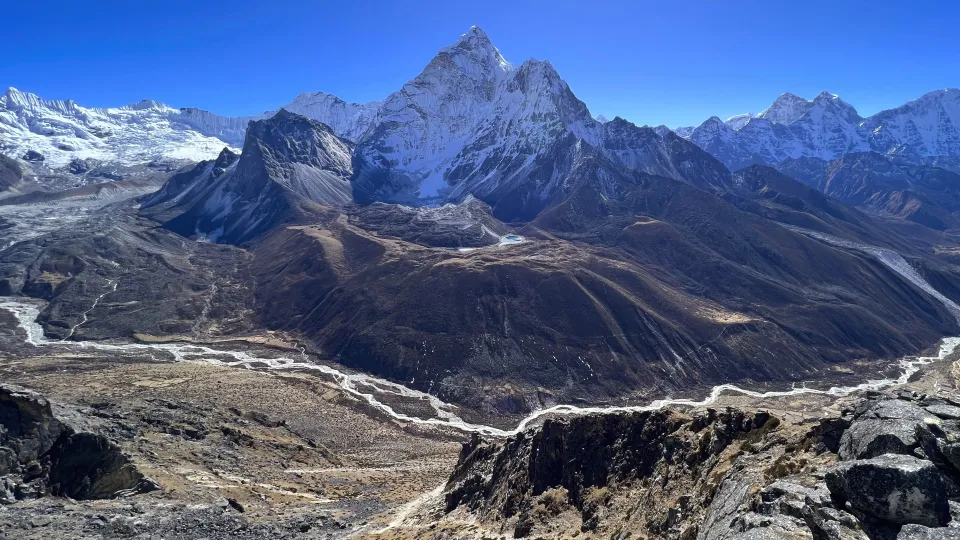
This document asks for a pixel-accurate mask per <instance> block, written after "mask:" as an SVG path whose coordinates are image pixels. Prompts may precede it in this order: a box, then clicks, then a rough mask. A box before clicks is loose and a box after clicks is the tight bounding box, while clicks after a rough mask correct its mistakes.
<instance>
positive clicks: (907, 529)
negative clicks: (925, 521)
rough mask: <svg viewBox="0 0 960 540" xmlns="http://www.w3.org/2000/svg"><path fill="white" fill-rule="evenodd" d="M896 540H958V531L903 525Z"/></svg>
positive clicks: (959, 538)
mask: <svg viewBox="0 0 960 540" xmlns="http://www.w3.org/2000/svg"><path fill="white" fill-rule="evenodd" d="M897 540H960V529H954V528H946V527H935V528H933V527H924V526H923V525H904V526H903V528H902V529H900V534H898V535H897Z"/></svg>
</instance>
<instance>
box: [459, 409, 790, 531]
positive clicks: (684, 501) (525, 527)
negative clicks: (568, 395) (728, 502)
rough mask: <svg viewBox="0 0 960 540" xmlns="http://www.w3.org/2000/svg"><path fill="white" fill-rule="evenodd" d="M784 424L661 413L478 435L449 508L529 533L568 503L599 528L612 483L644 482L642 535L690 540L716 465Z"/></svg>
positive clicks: (714, 414) (740, 416)
mask: <svg viewBox="0 0 960 540" xmlns="http://www.w3.org/2000/svg"><path fill="white" fill-rule="evenodd" d="M778 424H779V420H778V419H776V418H775V417H773V416H770V415H769V414H767V413H744V412H741V411H737V410H726V411H715V410H708V411H705V412H702V413H699V414H696V415H694V416H687V415H684V414H680V413H677V412H673V411H655V412H641V413H634V414H628V415H593V416H585V417H579V418H574V419H571V420H568V421H565V420H548V421H546V422H545V423H544V425H543V426H542V427H541V428H539V429H537V430H535V431H533V432H531V433H521V434H520V435H518V436H516V437H514V438H512V439H510V440H508V441H506V442H504V443H496V444H495V443H487V442H484V441H482V440H480V439H479V438H474V439H473V440H472V441H471V442H469V443H467V444H465V445H464V447H463V450H462V451H461V454H460V461H459V463H458V464H457V467H456V469H455V470H454V473H453V475H452V476H451V478H450V480H449V482H448V483H447V487H446V496H445V497H446V498H445V501H446V509H447V511H448V512H449V511H453V510H455V509H457V508H459V507H464V508H469V509H470V510H471V511H473V512H475V513H477V514H479V515H480V516H483V517H484V518H485V519H495V520H504V521H507V522H508V523H509V524H512V526H513V529H514V534H515V536H517V537H522V536H527V535H528V534H530V533H531V532H532V531H533V530H534V529H535V528H536V526H537V523H538V522H541V521H542V520H543V518H544V515H545V514H549V513H550V512H551V509H550V508H551V507H557V506H559V507H561V508H562V507H563V506H565V505H569V506H571V507H572V508H574V509H575V511H576V512H577V513H578V514H579V515H580V518H581V519H580V521H581V524H580V528H581V530H583V531H596V530H597V529H598V527H599V526H600V524H601V522H603V521H605V520H608V519H609V516H608V514H610V510H609V508H608V507H607V503H608V502H609V501H608V499H609V497H610V493H609V491H610V490H611V488H613V487H614V486H622V485H626V484H631V483H638V484H640V485H643V486H645V488H646V489H645V490H644V491H645V492H644V493H643V495H642V496H643V497H644V499H646V500H645V502H641V504H639V505H638V506H637V507H636V508H635V509H634V510H633V514H634V516H635V518H641V517H642V520H641V521H642V523H643V525H642V529H643V532H644V534H647V535H650V536H653V537H658V538H659V537H662V538H680V537H684V538H692V535H694V534H696V530H697V523H698V522H699V521H700V520H701V519H703V518H704V514H705V513H706V509H707V506H708V503H709V501H710V500H711V499H712V498H713V497H714V495H715V493H717V490H718V488H719V487H720V486H719V483H718V480H719V478H718V476H717V474H716V473H717V471H718V470H722V469H723V468H724V467H726V466H727V465H728V464H729V460H730V459H731V458H732V457H733V456H734V455H735V453H736V451H738V450H739V449H740V447H741V446H742V445H744V444H748V443H749V442H752V441H756V440H759V439H760V438H761V437H762V436H763V434H765V433H767V432H769V431H770V430H772V429H774V428H775V427H776V426H777V425H778ZM558 490H559V491H558ZM558 493H559V494H562V495H559V494H558ZM558 498H559V499H560V500H559V501H558V500H557V499H558ZM654 501H658V502H657V503H654ZM647 503H649V504H647ZM708 518H709V516H708Z"/></svg>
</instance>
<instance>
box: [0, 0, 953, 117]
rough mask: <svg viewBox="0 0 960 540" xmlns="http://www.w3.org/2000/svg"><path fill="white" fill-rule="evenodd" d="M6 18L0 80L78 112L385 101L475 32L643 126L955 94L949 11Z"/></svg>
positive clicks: (415, 11) (10, 7) (644, 9)
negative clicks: (796, 104) (797, 104)
mask: <svg viewBox="0 0 960 540" xmlns="http://www.w3.org/2000/svg"><path fill="white" fill-rule="evenodd" d="M0 18H2V19H3V20H4V25H3V28H4V30H3V34H4V35H3V43H4V47H3V49H2V51H0V87H3V88H5V87H7V86H15V87H17V88H20V89H21V90H27V91H31V92H34V93H36V94H39V95H41V96H42V97H46V98H56V99H66V98H71V99H74V100H76V101H77V102H78V103H80V104H81V105H85V106H118V105H122V104H125V103H129V102H133V101H137V100H139V99H145V98H150V99H155V100H157V101H163V102H165V103H168V104H170V105H173V106H176V107H186V106H194V107H200V108H203V109H208V110H211V111H213V112H216V113H219V114H226V115H244V114H253V113H258V112H262V111H264V110H268V109H273V108H276V107H278V106H280V105H283V104H285V103H287V102H289V101H290V100H291V99H293V97H294V96H295V95H296V94H297V93H299V92H305V91H316V90H323V91H326V92H331V93H334V94H337V95H339V96H340V97H342V98H343V99H346V100H348V101H368V100H375V99H382V98H383V97H384V96H386V95H387V94H388V93H390V92H392V91H394V90H397V89H399V88H400V86H401V85H402V84H403V83H404V82H406V81H407V80H409V79H411V78H413V77H414V76H416V75H417V74H418V73H419V72H420V70H421V69H422V68H423V66H424V65H426V63H427V62H428V61H429V60H430V59H431V58H432V57H433V55H434V54H435V53H436V52H437V50H439V49H440V48H441V47H443V46H445V45H447V44H450V43H452V42H454V41H456V39H457V38H458V37H459V36H460V35H461V34H462V33H464V32H465V31H466V30H467V29H468V28H469V27H470V26H471V25H474V24H476V25H479V26H481V27H482V28H483V29H484V30H486V32H487V34H489V36H490V38H491V40H492V41H493V42H494V44H495V45H497V47H498V48H499V49H500V51H501V52H502V53H503V55H504V56H505V57H506V58H507V60H509V61H511V62H513V63H515V64H519V63H520V62H522V61H523V60H525V59H526V58H529V57H534V58H538V59H546V60H550V61H551V62H552V63H553V64H554V66H556V68H557V70H558V71H559V72H560V75H561V76H562V77H563V78H564V79H566V81H567V82H568V83H569V84H570V86H571V87H572V89H573V91H574V92H575V93H576V94H577V96H578V97H580V99H582V100H583V101H585V102H586V103H587V105H588V106H589V107H590V110H591V112H593V113H594V114H604V115H606V116H608V117H611V118H612V117H613V116H615V115H620V116H622V117H624V118H627V119H629V120H632V121H634V122H636V123H639V124H651V125H657V124H661V123H663V124H667V125H669V126H679V125H688V124H693V123H699V122H700V121H702V120H704V119H705V118H707V117H709V116H711V115H717V116H720V117H723V118H726V117H727V116H730V115H733V114H737V113H740V112H747V111H750V112H758V111H759V110H761V109H763V108H764V107H765V106H767V105H768V104H769V103H770V102H771V101H772V100H773V99H774V98H776V96H778V95H779V94H781V93H783V92H785V91H791V92H793V93H795V94H798V95H801V96H804V97H807V98H808V99H809V98H812V97H813V96H814V95H816V94H817V93H818V92H819V91H820V90H824V89H826V90H829V91H831V92H833V93H836V94H839V95H840V96H841V97H843V98H844V99H845V100H846V101H848V102H850V103H852V104H853V105H855V106H856V107H857V109H858V110H859V111H860V112H861V114H864V115H866V114H872V113H874V112H876V111H878V110H881V109H884V108H888V107H892V106H896V105H899V104H901V103H903V102H905V101H907V100H909V99H913V98H915V97H918V96H919V95H921V94H922V93H924V92H927V91H929V90H933V89H937V88H945V87H958V86H960V32H958V30H957V28H958V26H960V2H955V1H949V0H940V1H936V2H934V1H928V0H912V1H910V2H903V1H901V0H896V1H889V0H874V1H870V2H866V1H863V2H853V1H842V0H840V1H821V0H806V1H803V2H797V1H789V2H787V1H781V0H765V1H762V0H730V1H722V0H663V1H645V0H634V1H616V2H604V1H600V0H593V1H583V0H581V1H564V0H559V1H549V2H547V1H539V0H511V1H506V2H500V1H494V0H486V1H482V2H477V1H467V2H458V1H437V2H433V1H430V2H427V1H412V0H408V1H405V2H372V1H365V0H348V1H336V2H330V1H326V2H321V1H317V2H306V1H304V2H293V1H288V0H270V1H267V2H249V3H248V2H243V1H239V2H238V1H232V2H213V1H206V0H192V1H189V2H180V1H174V2H136V1H131V2H112V1H98V2H76V1H52V2H46V1H33V2H30V1H25V0H21V1H14V2H9V3H6V4H5V5H4V7H3V10H2V15H0Z"/></svg>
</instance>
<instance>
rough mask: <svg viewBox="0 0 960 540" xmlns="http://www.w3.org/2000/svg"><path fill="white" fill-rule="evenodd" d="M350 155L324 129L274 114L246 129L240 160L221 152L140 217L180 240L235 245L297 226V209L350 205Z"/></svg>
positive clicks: (176, 180)
mask: <svg viewBox="0 0 960 540" xmlns="http://www.w3.org/2000/svg"><path fill="white" fill-rule="evenodd" d="M352 152H353V148H352V145H351V144H350V143H349V142H347V141H344V140H342V139H340V138H338V137H337V136H336V135H334V134H333V132H332V131H331V130H330V128H329V127H327V126H326V125H324V124H321V123H319V122H316V121H313V120H310V119H308V118H306V117H303V116H300V115H297V114H293V113H290V112H287V111H285V110H283V109H281V110H280V112H278V113H277V114H275V115H273V116H272V117H270V118H268V119H265V120H257V121H254V122H251V123H250V127H249V128H248V130H247V136H246V140H245V142H244V145H243V153H242V154H241V155H240V157H239V158H237V157H236V155H235V154H233V153H232V152H231V151H230V150H229V149H224V150H223V151H222V152H221V153H220V156H219V157H218V158H217V160H215V161H204V162H201V163H199V164H198V165H196V166H195V167H194V168H193V169H191V170H188V171H183V172H181V173H179V174H177V175H174V176H173V177H172V178H171V179H170V180H169V181H168V182H167V184H166V185H164V187H163V188H161V189H160V191H158V192H156V193H155V194H154V195H152V196H150V197H148V198H146V199H145V200H144V201H143V204H142V213H143V214H144V215H146V216H148V217H150V218H152V219H155V220H157V221H160V222H162V223H164V226H166V227H167V228H168V229H170V230H173V231H175V232H177V233H179V234H181V235H184V236H197V237H199V238H206V239H208V240H210V241H220V242H226V243H242V242H245V241H247V240H249V239H251V238H253V237H255V236H257V235H259V234H261V233H263V232H266V231H267V230H269V229H271V228H273V227H274V226H276V225H278V224H280V223H284V222H287V221H291V220H294V219H296V216H297V215H298V214H299V213H300V212H301V210H302V207H303V205H310V204H322V205H329V206H337V205H342V204H346V203H349V202H351V201H352V200H353V188H352V186H351V183H350V180H349V179H350V177H351V175H352V173H353V169H352V164H351V154H352Z"/></svg>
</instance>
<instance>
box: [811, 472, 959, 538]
mask: <svg viewBox="0 0 960 540" xmlns="http://www.w3.org/2000/svg"><path fill="white" fill-rule="evenodd" d="M825 480H826V483H827V487H828V488H829V489H830V493H831V495H832V496H833V498H834V499H836V500H837V501H839V502H841V503H849V505H850V506H851V507H852V508H853V509H855V510H857V511H859V512H862V513H864V514H866V515H868V516H871V517H874V518H877V519H880V520H883V521H888V522H891V523H900V524H906V523H918V524H921V525H928V526H935V527H936V526H943V525H945V524H946V523H947V522H948V521H949V520H950V508H949V505H948V502H947V494H946V489H945V486H944V483H943V479H942V477H941V473H940V471H939V470H938V469H937V467H936V466H935V465H934V464H933V463H931V462H929V461H926V460H922V459H918V458H915V457H910V456H903V455H897V454H885V455H882V456H879V457H876V458H871V459H863V460H854V461H849V462H844V463H841V464H839V465H838V466H837V467H836V468H835V469H833V470H831V471H828V472H827V474H826V477H825Z"/></svg>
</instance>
